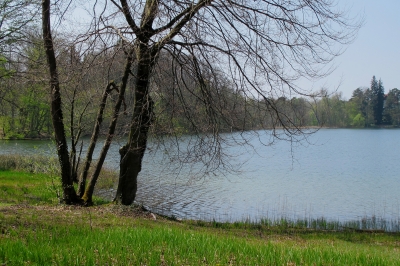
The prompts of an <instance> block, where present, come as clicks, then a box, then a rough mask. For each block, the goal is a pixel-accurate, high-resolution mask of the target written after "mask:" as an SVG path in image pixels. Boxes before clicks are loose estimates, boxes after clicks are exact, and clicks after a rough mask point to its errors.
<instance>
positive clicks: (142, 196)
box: [0, 129, 400, 221]
mask: <svg viewBox="0 0 400 266" xmlns="http://www.w3.org/2000/svg"><path fill="white" fill-rule="evenodd" d="M263 137H264V133H260V134H259V136H256V137H253V138H251V139H250V141H249V144H250V145H252V147H253V148H251V147H250V146H247V147H243V146H239V145H236V146H235V145H233V146H229V147H227V148H226V153H228V154H230V155H232V157H231V158H229V161H228V162H229V163H231V164H232V165H233V166H238V165H241V167H240V168H239V171H233V172H217V173H214V174H212V173H211V174H208V175H203V174H200V172H201V165H200V164H187V165H185V164H184V165H183V166H182V167H177V163H176V161H174V160H172V159H171V158H170V157H169V156H168V155H169V154H166V151H171V150H168V149H167V150H165V149H163V148H161V149H155V148H154V147H155V146H156V145H153V148H152V150H153V151H152V152H149V153H147V154H146V156H145V158H144V164H143V170H142V172H141V174H140V177H139V187H138V194H137V199H136V202H137V203H141V204H143V205H144V206H146V207H148V208H149V209H151V210H153V211H155V212H158V213H163V214H166V215H174V216H176V217H178V218H188V219H206V220H211V219H215V220H217V221H236V220H244V219H249V220H252V221H257V220H259V219H261V218H265V217H268V218H270V219H279V218H281V217H285V218H288V219H298V218H300V219H303V218H320V217H324V218H326V219H329V220H339V221H349V220H360V219H362V218H363V217H371V216H376V217H380V218H384V219H386V220H395V221H398V220H399V218H400V193H399V187H400V163H399V162H400V130H399V129H321V130H319V131H318V132H316V133H314V134H312V135H311V136H310V137H309V138H308V142H306V141H303V142H300V143H290V142H285V141H277V142H275V143H274V145H272V146H265V145H262V144H260V142H259V138H260V139H263ZM123 143H124V142H123V140H119V141H117V142H115V143H114V144H113V146H112V148H111V150H110V153H109V155H108V159H107V166H108V167H110V168H114V169H116V170H118V159H119V156H118V148H119V146H120V145H122V144H123ZM101 145H102V144H101ZM52 148H53V145H52V144H51V142H49V141H0V153H3V154H4V153H22V154H28V153H36V154H37V153H42V154H51V152H50V151H49V150H50V149H52ZM171 154H172V152H171ZM189 165H191V166H192V167H189Z"/></svg>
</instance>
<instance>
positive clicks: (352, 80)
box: [305, 0, 400, 99]
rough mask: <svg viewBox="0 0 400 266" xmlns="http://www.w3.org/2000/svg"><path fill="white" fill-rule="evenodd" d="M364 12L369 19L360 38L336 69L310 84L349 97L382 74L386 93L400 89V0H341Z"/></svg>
mask: <svg viewBox="0 0 400 266" xmlns="http://www.w3.org/2000/svg"><path fill="white" fill-rule="evenodd" d="M338 2H339V4H341V5H344V6H346V7H348V8H350V9H351V15H357V14H361V15H363V16H364V19H365V23H364V26H363V27H362V28H361V29H360V31H359V33H358V36H357V39H356V40H355V41H354V42H353V43H352V44H350V45H349V46H348V48H347V50H346V51H345V53H344V54H342V55H341V56H340V57H338V58H337V59H336V60H335V62H334V63H335V65H336V67H337V68H336V70H335V71H334V72H333V73H332V74H331V75H330V76H329V77H327V78H325V79H323V80H321V81H319V82H317V83H314V84H308V85H306V84H305V85H306V86H311V87H312V88H313V89H314V90H319V89H320V88H321V86H325V87H327V88H328V89H329V90H330V91H332V90H334V89H336V88H337V87H338V85H339V83H340V80H341V81H342V82H341V83H340V87H339V88H338V91H341V92H343V96H344V97H345V98H346V99H349V98H350V97H351V94H352V92H353V91H354V90H355V89H356V88H358V87H362V86H367V87H369V85H370V81H371V78H372V76H373V75H375V76H376V77H377V78H378V79H379V78H381V79H382V81H383V85H384V87H385V93H387V92H388V91H389V90H390V89H393V88H398V89H400V0H380V1H378V0H338Z"/></svg>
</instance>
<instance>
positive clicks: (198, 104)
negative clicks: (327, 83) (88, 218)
mask: <svg viewBox="0 0 400 266" xmlns="http://www.w3.org/2000/svg"><path fill="white" fill-rule="evenodd" d="M10 50H13V52H12V54H11V53H10V54H7V53H6V52H5V51H6V49H5V50H3V55H0V138H2V139H23V138H49V137H51V136H52V131H53V129H52V125H51V117H50V106H49V87H48V86H49V85H48V73H47V70H46V68H45V56H44V50H43V47H42V43H41V38H40V35H38V34H35V33H32V35H31V36H30V40H28V41H25V42H22V44H21V43H19V44H18V45H17V46H16V45H15V44H14V46H13V47H12V49H11V48H10ZM57 50H58V51H57V55H58V58H57V59H58V64H59V69H60V73H59V75H60V80H61V82H62V83H61V86H62V89H63V90H64V91H63V102H64V107H63V111H64V118H65V120H66V125H68V126H69V128H68V132H67V134H68V135H75V136H76V135H80V136H83V135H88V134H90V133H91V130H92V128H93V126H94V122H95V120H96V115H97V112H98V106H99V103H100V102H101V97H102V94H103V91H104V88H106V87H107V85H108V84H110V82H113V83H115V84H118V83H119V82H120V81H121V77H122V76H123V73H122V72H121V71H122V69H123V67H122V65H123V64H124V63H123V62H124V61H123V58H124V56H123V53H124V51H123V49H121V46H120V45H119V44H116V45H115V47H113V48H112V49H108V50H104V51H103V52H101V53H96V51H93V52H92V53H87V52H86V54H85V56H84V57H83V56H81V54H82V53H81V52H80V51H78V50H77V48H76V47H75V46H74V45H70V44H68V42H67V41H63V40H61V39H59V40H58V43H57ZM16 51H17V52H16ZM189 59H190V58H188V60H189ZM169 62H170V57H169V56H168V54H167V53H164V54H161V55H160V60H159V63H158V65H157V67H156V70H155V72H156V73H154V75H153V79H154V81H156V82H153V83H152V84H157V86H155V85H152V87H151V88H150V90H151V97H152V101H153V104H154V113H155V114H156V115H155V116H154V117H155V121H154V122H153V125H152V129H151V132H152V134H160V135H165V134H190V133H197V134H198V133H207V132H213V131H216V130H218V131H219V132H230V131H237V130H250V129H261V128H276V127H280V126H281V127H290V128H293V126H294V127H298V128H304V127H311V126H317V127H318V126H326V127H357V128H362V127H375V126H396V127H398V126H400V101H399V100H400V91H399V90H398V89H392V90H390V91H389V92H388V93H387V94H385V92H384V88H383V84H382V82H381V81H377V80H376V78H375V77H373V79H372V81H371V86H370V87H369V88H358V89H356V90H355V91H354V92H353V95H352V97H351V99H350V100H344V99H343V98H342V96H341V93H333V94H329V93H328V92H327V91H323V90H322V91H320V92H319V93H318V94H316V95H314V96H312V95H310V97H308V98H306V97H298V98H297V97H292V98H287V97H285V96H279V97H269V98H265V97H264V98H254V97H252V95H249V94H248V93H247V94H246V93H244V91H243V90H241V89H240V88H235V87H234V86H233V85H232V84H230V83H229V82H228V81H226V80H224V79H223V78H222V75H221V78H216V77H218V73H210V75H209V76H210V78H209V79H208V80H204V81H203V84H202V86H199V85H198V83H196V82H194V80H195V77H193V76H191V75H193V74H191V73H196V71H193V70H191V71H188V70H187V69H185V67H187V66H186V65H185V62H178V63H179V64H177V66H176V67H174V68H173V69H171V67H170V66H171V64H170V63H169ZM201 67H203V68H202V69H201V71H203V75H204V73H206V71H207V69H206V67H205V66H201ZM205 76H207V75H205ZM132 79H134V78H132ZM133 84H134V81H133V80H132V81H131V82H130V86H133ZM114 88H115V90H117V89H118V86H115V87H114ZM132 91H133V90H132V89H131V90H127V94H126V95H125V99H124V108H123V112H124V113H127V114H129V112H131V111H132V110H131V107H132V106H133V102H134V95H133V94H132V93H131V92H132ZM107 93H108V94H109V97H108V100H107V101H108V102H107V106H106V108H105V111H104V112H105V115H104V121H103V124H102V130H103V132H105V131H106V129H107V126H108V124H109V123H108V122H109V121H110V120H111V119H112V117H111V115H112V111H113V106H114V103H115V102H116V100H117V93H116V92H113V90H110V91H108V92H107ZM204 101H207V102H204ZM267 102H268V104H266V103H267ZM260 114H263V115H260ZM129 117H130V116H129V115H127V116H124V115H122V116H120V119H119V122H118V123H119V124H118V131H117V132H118V134H119V135H124V134H125V133H126V132H127V131H128V129H129V127H130V122H131V121H130V119H128V118H129ZM210 119H212V121H211V120H210ZM215 124H218V125H219V126H218V127H215Z"/></svg>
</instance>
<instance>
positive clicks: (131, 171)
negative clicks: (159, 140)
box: [114, 42, 157, 205]
mask: <svg viewBox="0 0 400 266" xmlns="http://www.w3.org/2000/svg"><path fill="white" fill-rule="evenodd" d="M156 54H157V51H154V50H152V49H150V48H149V47H148V46H147V45H146V44H143V43H140V42H138V43H137V44H136V58H137V60H138V66H137V71H136V76H137V79H136V86H135V103H134V109H133V115H132V121H131V126H130V132H129V137H128V142H127V144H126V145H125V146H123V147H122V148H121V149H120V155H121V160H120V173H119V181H118V188H117V193H116V196H115V199H114V202H115V203H118V204H123V205H130V204H132V203H133V201H134V200H135V197H136V191H137V178H138V175H139V173H140V171H141V170H142V159H143V156H144V153H145V151H146V146H147V137H148V131H149V127H150V126H151V124H152V119H153V101H152V100H151V98H150V95H149V90H148V89H149V88H148V86H149V79H150V75H151V72H152V70H153V66H154V63H155V60H156Z"/></svg>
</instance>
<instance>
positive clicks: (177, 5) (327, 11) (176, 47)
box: [101, 0, 360, 204]
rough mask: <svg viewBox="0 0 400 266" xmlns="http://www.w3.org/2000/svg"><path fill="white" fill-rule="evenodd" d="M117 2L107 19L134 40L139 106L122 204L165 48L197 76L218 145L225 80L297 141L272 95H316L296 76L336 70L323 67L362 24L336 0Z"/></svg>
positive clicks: (127, 199)
mask: <svg viewBox="0 0 400 266" xmlns="http://www.w3.org/2000/svg"><path fill="white" fill-rule="evenodd" d="M111 2H112V3H113V4H114V6H115V7H116V10H115V11H114V10H112V12H113V13H112V15H111V14H110V16H108V17H106V16H105V15H106V14H103V18H102V19H101V21H102V23H104V27H105V28H114V29H116V32H117V33H118V34H120V35H121V38H124V39H126V40H127V42H129V43H131V45H132V47H133V49H134V50H135V55H136V62H137V63H136V68H135V72H134V73H133V74H134V77H135V79H136V83H135V88H134V89H135V102H134V110H133V114H132V121H131V125H130V126H131V128H130V133H129V138H128V142H127V143H126V145H125V146H123V147H122V148H121V150H120V154H121V163H120V178H119V185H118V189H117V194H116V197H115V201H116V202H118V203H122V204H131V203H132V202H133V200H134V199H135V195H136V189H137V176H138V174H139V172H140V171H141V167H142V158H143V154H144V152H145V150H146V143H147V138H148V132H149V128H150V126H151V124H152V123H153V120H154V118H153V115H154V114H153V111H154V109H153V108H154V104H153V100H152V91H151V89H152V88H153V86H152V81H154V80H155V79H152V75H153V74H154V70H155V66H156V65H157V62H158V58H159V56H160V53H161V51H162V50H165V51H166V52H167V53H168V54H169V55H170V57H171V60H170V61H171V66H172V67H173V68H174V64H175V66H179V69H183V71H184V72H186V73H187V75H191V76H192V78H193V79H194V80H195V81H196V85H197V88H198V90H197V91H191V92H192V94H194V95H195V97H196V98H197V99H198V100H199V102H201V103H202V104H203V107H204V113H203V114H204V115H205V116H206V117H207V121H208V124H209V127H208V128H207V131H208V133H209V134H210V136H211V139H213V141H212V142H211V145H216V146H219V145H220V142H219V141H217V139H218V136H219V126H220V121H221V119H223V118H224V117H226V115H225V114H224V112H223V111H222V110H223V109H222V108H219V107H221V102H220V101H221V99H219V97H218V93H216V90H217V88H218V84H217V83H218V80H219V79H220V77H223V78H224V79H228V80H229V81H230V85H231V86H232V87H233V88H235V89H236V90H238V91H240V92H241V93H242V94H243V95H244V97H246V98H249V99H256V100H257V101H256V102H257V105H258V108H259V114H257V115H258V116H260V117H263V118H264V119H269V120H270V122H271V123H269V125H270V127H271V128H273V129H275V128H282V129H283V130H284V131H285V132H286V134H288V135H289V137H290V138H291V137H292V136H295V135H301V134H302V133H303V132H302V129H301V128H300V127H299V126H298V124H296V122H295V121H294V120H292V119H291V118H290V117H289V116H288V115H287V114H286V113H285V110H284V109H283V110H281V109H280V108H279V105H277V104H276V102H275V101H273V99H276V98H279V97H285V96H293V95H310V93H311V92H309V91H307V90H303V89H302V88H300V87H299V86H297V85H296V80H298V79H299V78H304V77H305V78H320V77H323V76H325V75H327V74H329V68H328V70H327V71H326V70H325V71H324V69H325V68H324V67H325V66H326V65H327V64H329V63H330V62H331V61H332V60H333V59H334V58H335V57H336V56H338V55H339V54H340V53H341V51H342V50H341V49H342V48H343V46H342V45H344V44H348V43H349V42H351V41H352V40H353V38H354V36H355V34H356V32H357V30H358V28H359V26H360V23H358V22H354V21H350V20H349V19H348V18H347V17H346V16H345V14H344V13H342V12H341V11H340V10H335V4H336V3H335V2H334V1H329V0H316V1H303V0H297V1H285V0H277V1H261V0H258V1H212V0H198V1H195V2H194V1H161V0H148V1H129V0H120V1H119V2H117V1H116V0H111ZM119 14H121V16H123V17H124V18H125V22H124V23H122V22H121V20H122V19H121V17H120V16H119ZM175 69H177V68H175ZM191 88H193V87H192V86H188V85H187V84H184V85H183V86H180V87H178V88H174V89H176V91H177V93H178V95H179V94H180V95H181V96H183V93H182V92H181V91H182V90H183V89H186V90H189V91H190V89H191ZM178 101H179V103H180V104H181V105H183V106H185V108H184V109H185V112H186V114H187V116H188V117H189V120H190V121H192V122H195V120H194V119H192V118H190V106H191V104H190V103H188V102H186V101H185V99H184V98H180V99H179V100H178ZM260 104H262V106H261V105H260ZM244 111H245V110H244ZM226 122H227V123H229V120H226ZM232 125H233V126H236V128H238V127H237V124H234V123H232ZM193 127H194V128H196V124H194V125H193ZM238 129H240V127H239V128H238ZM200 146H201V145H200ZM218 150H219V148H214V149H211V151H214V152H215V151H217V152H218ZM208 152H210V149H208Z"/></svg>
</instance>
